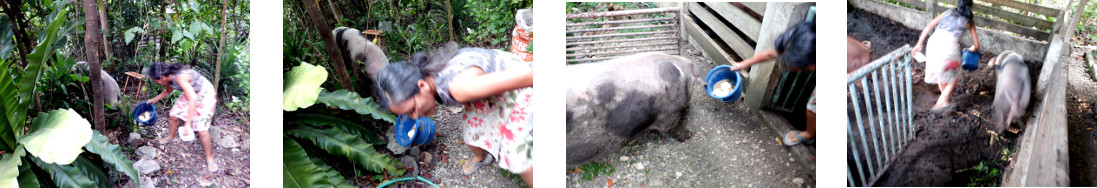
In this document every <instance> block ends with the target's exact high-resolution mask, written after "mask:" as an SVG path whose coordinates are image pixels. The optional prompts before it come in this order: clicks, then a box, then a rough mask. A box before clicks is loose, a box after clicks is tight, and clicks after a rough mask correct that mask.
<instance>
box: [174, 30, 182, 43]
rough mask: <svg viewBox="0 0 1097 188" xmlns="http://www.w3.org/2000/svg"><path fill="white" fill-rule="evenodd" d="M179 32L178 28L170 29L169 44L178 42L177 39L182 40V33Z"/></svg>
mask: <svg viewBox="0 0 1097 188" xmlns="http://www.w3.org/2000/svg"><path fill="white" fill-rule="evenodd" d="M180 30H181V29H179V27H172V28H171V42H172V43H175V42H178V41H179V39H183V32H182V31H180Z"/></svg>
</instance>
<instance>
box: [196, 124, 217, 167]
mask: <svg viewBox="0 0 1097 188" xmlns="http://www.w3.org/2000/svg"><path fill="white" fill-rule="evenodd" d="M198 139H201V140H202V148H204V149H205V151H206V161H207V164H209V166H207V167H206V168H208V169H209V171H211V172H213V171H217V163H216V162H214V160H213V152H212V150H213V145H212V144H211V141H210V137H209V131H198Z"/></svg>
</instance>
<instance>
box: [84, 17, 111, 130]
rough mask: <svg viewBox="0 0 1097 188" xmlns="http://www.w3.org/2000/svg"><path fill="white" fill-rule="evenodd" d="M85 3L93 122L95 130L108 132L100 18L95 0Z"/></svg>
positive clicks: (86, 41) (85, 42)
mask: <svg viewBox="0 0 1097 188" xmlns="http://www.w3.org/2000/svg"><path fill="white" fill-rule="evenodd" d="M83 3H84V18H86V19H87V22H84V28H85V29H84V31H85V32H84V50H87V53H86V55H87V56H88V66H89V67H88V69H89V70H88V72H90V75H89V77H91V91H92V101H94V102H93V103H94V104H93V105H92V120H93V121H94V125H95V126H94V127H95V130H99V131H100V132H103V131H106V128H107V126H106V125H107V124H106V120H105V119H103V92H102V91H103V81H102V77H100V76H101V75H100V74H101V73H100V72H101V71H100V70H102V68H101V67H99V63H100V59H99V45H100V43H101V42H103V41H99V40H100V39H102V38H100V37H103V36H101V35H100V34H99V16H98V15H96V12H97V11H96V10H97V8H96V5H95V4H96V3H95V0H83Z"/></svg>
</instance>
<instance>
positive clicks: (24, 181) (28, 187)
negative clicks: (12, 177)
mask: <svg viewBox="0 0 1097 188" xmlns="http://www.w3.org/2000/svg"><path fill="white" fill-rule="evenodd" d="M22 150H23V149H22V148H20V149H19V151H22ZM24 153H26V152H24ZM28 158H31V157H23V165H19V187H21V188H38V187H40V186H41V185H42V184H41V183H39V182H38V175H34V171H32V170H31V166H34V164H33V163H32V162H31V161H30V160H29V159H28Z"/></svg>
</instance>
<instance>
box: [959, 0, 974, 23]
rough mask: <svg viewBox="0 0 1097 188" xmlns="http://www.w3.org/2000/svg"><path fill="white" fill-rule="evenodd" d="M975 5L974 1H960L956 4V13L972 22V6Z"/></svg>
mask: <svg viewBox="0 0 1097 188" xmlns="http://www.w3.org/2000/svg"><path fill="white" fill-rule="evenodd" d="M972 4H974V2H972V0H958V1H957V2H956V13H957V14H960V16H963V17H964V18H967V20H968V22H971V21H972V20H971V16H972V13H971V5H972Z"/></svg>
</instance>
